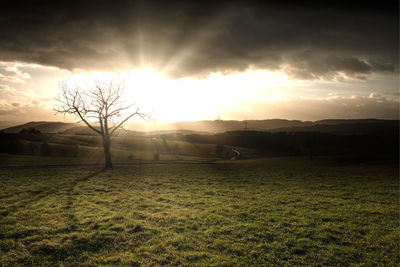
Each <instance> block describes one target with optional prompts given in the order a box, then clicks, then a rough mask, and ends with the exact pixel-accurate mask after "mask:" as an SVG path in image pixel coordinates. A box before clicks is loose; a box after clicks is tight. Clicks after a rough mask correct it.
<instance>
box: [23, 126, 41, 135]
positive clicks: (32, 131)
mask: <svg viewBox="0 0 400 267" xmlns="http://www.w3.org/2000/svg"><path fill="white" fill-rule="evenodd" d="M19 133H20V134H40V133H41V132H40V131H39V130H37V129H35V128H34V127H31V128H23V129H22V130H21V131H19Z"/></svg>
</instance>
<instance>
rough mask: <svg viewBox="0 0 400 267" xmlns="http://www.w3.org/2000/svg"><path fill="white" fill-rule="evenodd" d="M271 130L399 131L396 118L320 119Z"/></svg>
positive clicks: (364, 133)
mask: <svg viewBox="0 0 400 267" xmlns="http://www.w3.org/2000/svg"><path fill="white" fill-rule="evenodd" d="M271 132H324V133H331V134H340V135H355V134H356V135H372V136H384V135H387V134H388V133H393V132H397V133H398V132H399V121H398V120H375V119H365V120H322V121H316V122H314V123H313V125H310V126H304V127H284V128H276V129H272V130H271Z"/></svg>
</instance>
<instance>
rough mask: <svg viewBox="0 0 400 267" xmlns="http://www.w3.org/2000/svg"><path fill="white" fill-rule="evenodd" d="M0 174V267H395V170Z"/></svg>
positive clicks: (316, 166)
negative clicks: (24, 266)
mask: <svg viewBox="0 0 400 267" xmlns="http://www.w3.org/2000/svg"><path fill="white" fill-rule="evenodd" d="M97 170H98V169H95V168H89V167H86V168H84V167H81V168H58V169H56V168H50V169H49V168H47V169H46V168H42V169H14V170H6V169H3V170H0V188H1V191H0V199H1V202H0V250H1V251H0V265H7V264H10V265H15V264H28V265H33V264H41V265H52V266H53V265H55V264H60V263H61V262H63V263H64V264H66V265H71V266H77V265H80V264H82V265H87V264H104V265H152V264H171V265H178V264H181V265H195V264H198V265H203V266H204V265H227V266H231V265H271V264H274V265H283V264H290V265H342V266H343V265H368V266H371V265H381V266H382V265H386V266H398V264H399V253H398V251H399V242H398V240H399V223H398V218H399V209H398V201H399V191H398V188H399V181H398V166H394V165H369V166H367V165H351V166H335V165H334V164H330V165H326V164H325V163H324V162H314V163H313V164H311V163H310V162H309V161H307V160H305V159H301V158H285V159H266V160H254V161H251V162H250V161H242V162H225V163H220V164H206V165H204V164H203V165H137V166H129V167H117V168H115V169H114V170H113V171H107V172H97Z"/></svg>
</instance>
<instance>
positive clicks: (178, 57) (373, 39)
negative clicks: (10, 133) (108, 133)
mask: <svg viewBox="0 0 400 267" xmlns="http://www.w3.org/2000/svg"><path fill="white" fill-rule="evenodd" d="M0 36H1V39H2V40H1V42H0V121H20V122H27V121H42V120H46V121H63V120H66V121H70V120H73V117H72V118H71V117H67V118H63V116H61V115H55V112H54V111H53V109H54V107H55V105H56V100H55V99H56V97H57V95H58V92H59V83H60V82H61V81H63V80H73V81H75V83H76V85H77V86H79V84H84V83H85V82H87V81H88V80H93V79H99V78H105V77H109V76H110V75H118V76H119V77H123V78H124V79H125V80H126V88H125V100H126V101H127V102H134V103H136V104H137V105H138V106H139V107H140V108H141V110H144V111H149V112H152V114H153V119H154V120H156V121H182V120H214V119H216V118H218V117H220V118H221V119H223V120H245V119H272V118H282V119H297V120H319V119H327V118H345V119H356V118H380V119H399V6H398V1H371V2H370V1H284V0H282V1H212V2H211V1H210V2H208V1H3V2H2V8H1V9H0Z"/></svg>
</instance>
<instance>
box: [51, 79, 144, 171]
mask: <svg viewBox="0 0 400 267" xmlns="http://www.w3.org/2000/svg"><path fill="white" fill-rule="evenodd" d="M59 88H60V95H59V97H58V98H57V101H58V106H57V108H55V111H56V112H57V113H61V114H64V116H65V115H66V114H73V115H75V116H76V117H77V118H79V120H80V121H83V122H84V123H85V124H86V125H87V126H88V127H89V128H90V129H91V130H93V131H94V132H95V133H97V134H99V135H100V136H101V137H102V140H103V147H104V159H105V168H106V169H109V168H112V160H111V151H110V141H111V137H112V136H113V134H114V133H115V132H116V131H117V130H118V129H120V128H122V127H123V124H124V123H125V122H126V121H128V120H129V119H130V118H132V117H134V116H139V117H141V118H142V119H146V118H149V117H150V115H149V114H146V113H143V112H141V111H140V110H139V108H138V107H137V106H136V105H135V104H126V103H125V102H124V101H123V99H122V95H123V91H124V88H125V83H124V82H123V81H121V80H120V79H116V78H114V79H111V80H109V81H107V82H100V81H96V82H94V84H93V85H91V86H89V88H86V87H83V86H82V87H78V86H71V85H70V84H69V83H68V80H64V81H63V82H61V83H60V84H59ZM95 122H97V123H98V125H95V124H94V123H95Z"/></svg>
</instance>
